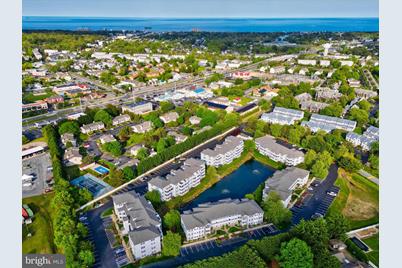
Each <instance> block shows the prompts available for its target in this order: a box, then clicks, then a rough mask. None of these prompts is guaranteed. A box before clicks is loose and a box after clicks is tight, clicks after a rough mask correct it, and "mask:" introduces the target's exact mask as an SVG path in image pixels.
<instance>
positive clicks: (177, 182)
mask: <svg viewBox="0 0 402 268" xmlns="http://www.w3.org/2000/svg"><path fill="white" fill-rule="evenodd" d="M204 177H205V163H204V161H201V160H197V159H194V158H190V159H187V160H186V161H184V163H183V165H182V166H181V167H180V168H179V169H177V170H171V171H170V173H169V174H168V175H166V176H165V177H161V176H157V177H154V178H152V179H151V180H150V181H149V182H148V191H153V190H157V191H158V192H159V193H160V195H161V199H162V200H163V201H167V200H170V199H172V198H173V197H176V196H182V195H185V194H186V193H187V192H188V191H189V190H190V189H191V188H193V187H195V186H197V185H198V184H200V182H201V179H202V178H204Z"/></svg>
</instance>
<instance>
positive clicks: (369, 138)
mask: <svg viewBox="0 0 402 268" xmlns="http://www.w3.org/2000/svg"><path fill="white" fill-rule="evenodd" d="M379 138H380V130H379V128H377V127H374V126H369V127H368V128H367V130H366V131H365V132H364V133H363V135H359V134H357V133H354V132H349V133H348V134H346V140H347V141H349V142H351V143H352V144H353V145H354V146H361V147H362V149H363V150H364V151H369V150H370V149H371V145H372V144H373V143H374V142H378V140H379Z"/></svg>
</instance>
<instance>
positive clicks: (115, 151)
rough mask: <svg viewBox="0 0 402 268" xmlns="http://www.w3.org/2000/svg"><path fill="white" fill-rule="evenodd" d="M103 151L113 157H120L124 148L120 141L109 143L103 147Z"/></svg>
mask: <svg viewBox="0 0 402 268" xmlns="http://www.w3.org/2000/svg"><path fill="white" fill-rule="evenodd" d="M102 148H103V150H105V151H107V152H109V153H111V154H112V155H113V156H115V157H118V156H120V155H122V154H123V146H122V145H121V143H120V142H118V141H112V142H107V143H105V144H103V145H102Z"/></svg>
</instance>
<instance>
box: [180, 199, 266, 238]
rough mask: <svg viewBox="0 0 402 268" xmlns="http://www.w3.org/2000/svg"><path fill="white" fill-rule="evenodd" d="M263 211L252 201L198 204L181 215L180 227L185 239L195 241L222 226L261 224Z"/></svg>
mask: <svg viewBox="0 0 402 268" xmlns="http://www.w3.org/2000/svg"><path fill="white" fill-rule="evenodd" d="M263 215H264V211H263V210H262V209H261V208H260V207H259V206H258V204H257V203H256V202H255V201H254V200H249V199H223V200H220V201H217V202H213V203H205V204H200V205H198V207H195V208H193V209H192V210H188V211H184V212H183V214H181V226H182V228H183V231H184V233H185V235H186V239H187V240H188V241H190V240H196V239H200V238H203V237H206V236H207V235H210V234H212V232H213V231H214V230H218V229H221V228H222V227H224V226H234V225H240V226H241V227H243V228H247V227H250V226H255V225H258V224H261V223H262V222H263Z"/></svg>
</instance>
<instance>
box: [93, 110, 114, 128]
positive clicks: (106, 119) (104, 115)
mask: <svg viewBox="0 0 402 268" xmlns="http://www.w3.org/2000/svg"><path fill="white" fill-rule="evenodd" d="M94 121H101V122H103V123H104V124H105V125H111V124H112V116H111V115H110V114H109V113H108V112H106V111H105V110H99V111H97V112H96V114H95V116H94Z"/></svg>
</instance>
